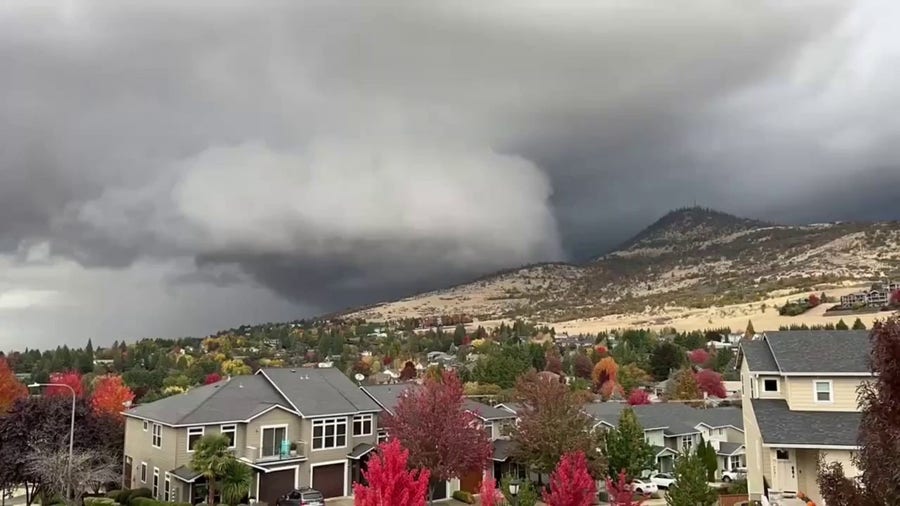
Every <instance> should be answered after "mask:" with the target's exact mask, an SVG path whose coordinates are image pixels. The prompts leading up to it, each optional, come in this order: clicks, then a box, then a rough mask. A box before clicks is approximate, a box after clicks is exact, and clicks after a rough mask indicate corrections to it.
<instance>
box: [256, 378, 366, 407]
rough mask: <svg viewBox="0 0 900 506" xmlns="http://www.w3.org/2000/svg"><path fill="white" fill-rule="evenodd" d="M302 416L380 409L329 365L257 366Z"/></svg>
mask: <svg viewBox="0 0 900 506" xmlns="http://www.w3.org/2000/svg"><path fill="white" fill-rule="evenodd" d="M257 375H262V376H263V377H265V378H267V379H268V380H269V381H271V382H272V384H273V386H274V387H275V388H276V389H277V390H278V391H279V393H281V394H282V395H283V396H284V397H285V398H286V399H287V401H288V402H290V404H291V405H292V406H293V407H295V408H296V409H297V411H299V412H300V413H301V414H302V415H303V416H304V417H313V416H324V415H343V414H351V413H360V412H376V411H380V408H379V407H378V404H376V403H375V402H374V401H372V399H370V398H369V396H367V395H365V394H364V393H363V392H361V391H360V390H359V387H358V386H357V385H355V384H354V383H353V382H352V381H350V378H348V377H347V376H345V375H344V373H342V372H341V371H339V370H337V369H332V368H318V369H313V368H302V369H260V370H259V371H257Z"/></svg>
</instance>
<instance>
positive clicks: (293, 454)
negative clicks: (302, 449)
mask: <svg viewBox="0 0 900 506" xmlns="http://www.w3.org/2000/svg"><path fill="white" fill-rule="evenodd" d="M296 456H297V442H296V441H291V457H296Z"/></svg>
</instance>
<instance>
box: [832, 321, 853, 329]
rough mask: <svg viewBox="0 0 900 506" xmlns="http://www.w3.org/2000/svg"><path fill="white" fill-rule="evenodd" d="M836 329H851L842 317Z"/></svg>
mask: <svg viewBox="0 0 900 506" xmlns="http://www.w3.org/2000/svg"><path fill="white" fill-rule="evenodd" d="M834 329H835V330H850V327H848V326H847V324H846V323H844V319H843V318H841V319H840V320H838V322H837V325H835V326H834Z"/></svg>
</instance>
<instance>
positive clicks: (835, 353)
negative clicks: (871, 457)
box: [738, 330, 871, 504]
mask: <svg viewBox="0 0 900 506" xmlns="http://www.w3.org/2000/svg"><path fill="white" fill-rule="evenodd" d="M869 350H870V345H869V336H868V333H867V332H866V331H852V330H850V331H816V330H812V331H783V332H767V333H764V334H763V335H762V336H761V338H760V339H758V340H753V341H744V342H743V343H741V349H740V352H739V353H738V364H739V366H740V371H741V382H742V383H743V396H744V401H743V409H744V426H745V427H746V434H745V436H746V443H745V444H746V448H747V472H748V476H747V486H748V490H749V493H750V497H751V499H759V497H760V496H762V495H764V494H767V493H768V490H769V489H773V490H776V491H779V492H781V493H783V494H786V495H790V494H792V493H796V492H803V493H805V494H806V495H808V496H809V497H810V498H811V499H812V500H813V501H815V502H816V503H817V504H821V503H822V498H821V495H820V494H819V488H818V486H817V484H816V463H817V462H818V460H819V459H820V458H821V459H823V460H824V461H826V462H831V461H838V462H841V463H842V464H843V466H844V471H845V472H846V473H847V474H848V476H851V477H852V476H856V475H857V474H858V470H857V469H856V467H855V466H854V465H853V462H852V460H851V459H852V456H853V454H854V452H856V451H857V450H858V449H859V448H858V445H857V432H858V430H859V421H860V413H859V412H858V407H857V402H856V389H857V387H859V385H860V384H861V383H862V382H864V381H866V380H867V379H868V378H871V373H870V372H869V367H868V363H867V362H868V358H869Z"/></svg>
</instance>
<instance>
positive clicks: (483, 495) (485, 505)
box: [478, 477, 503, 506]
mask: <svg viewBox="0 0 900 506" xmlns="http://www.w3.org/2000/svg"><path fill="white" fill-rule="evenodd" d="M478 495H479V496H480V497H479V499H481V506H500V504H501V501H502V500H503V494H502V493H500V491H499V490H497V481H496V480H495V479H494V478H493V477H487V478H485V479H483V480H481V488H480V489H479V490H478Z"/></svg>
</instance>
